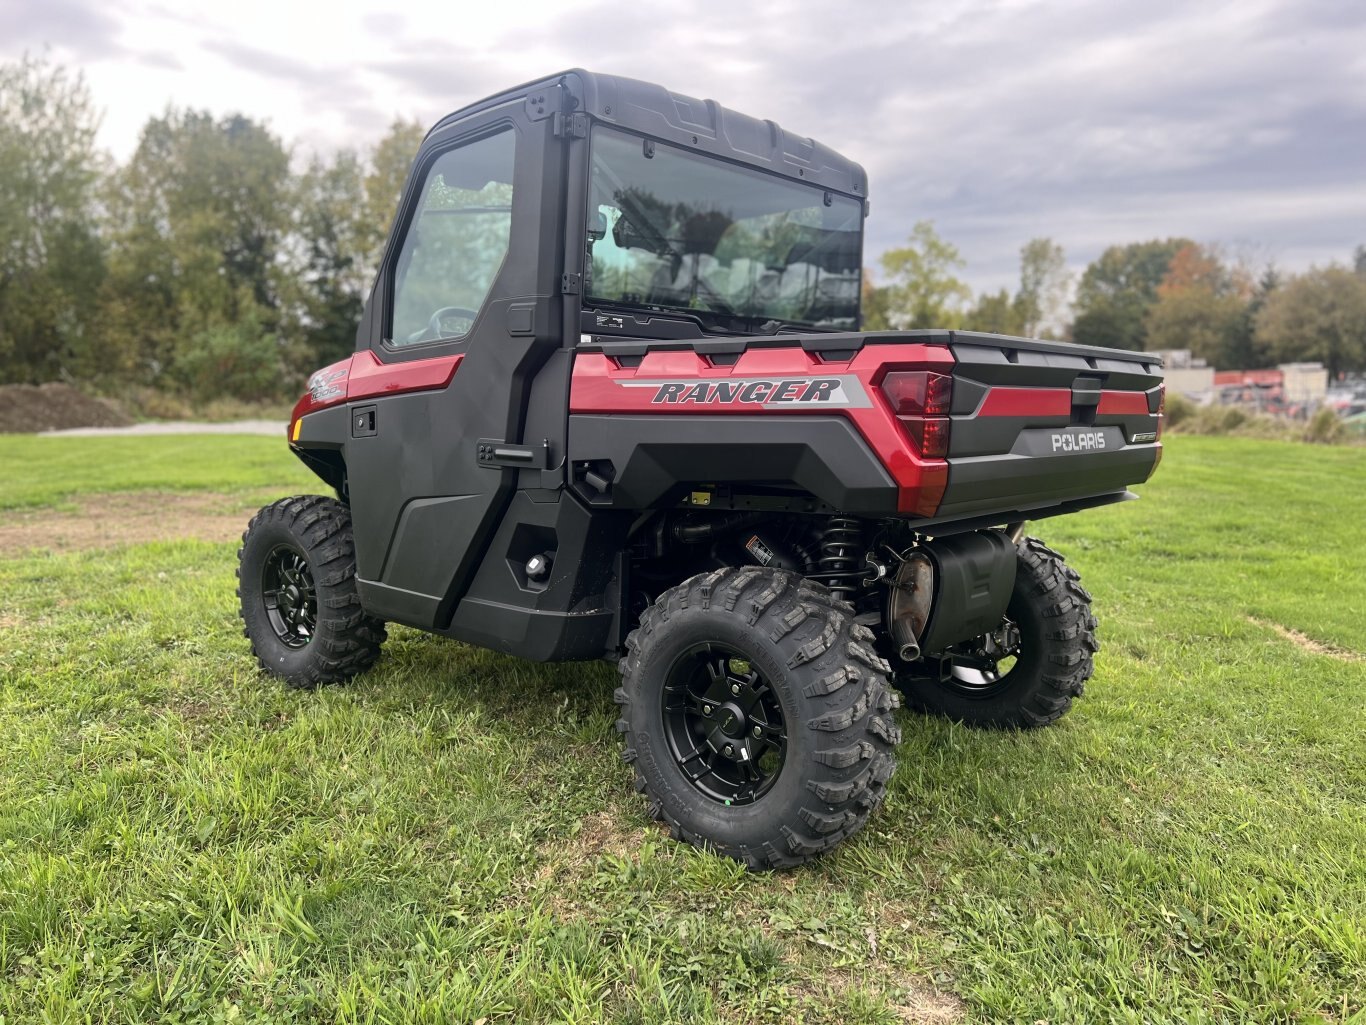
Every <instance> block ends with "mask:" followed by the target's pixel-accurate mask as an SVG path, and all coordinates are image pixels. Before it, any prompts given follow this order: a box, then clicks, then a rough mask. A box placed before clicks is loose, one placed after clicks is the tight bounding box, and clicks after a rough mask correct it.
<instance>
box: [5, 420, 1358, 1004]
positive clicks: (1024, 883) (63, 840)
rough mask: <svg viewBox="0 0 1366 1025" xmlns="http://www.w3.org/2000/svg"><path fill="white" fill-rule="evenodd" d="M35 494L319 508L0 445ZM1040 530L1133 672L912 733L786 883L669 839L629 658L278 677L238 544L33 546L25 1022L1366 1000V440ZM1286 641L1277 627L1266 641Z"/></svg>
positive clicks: (257, 445)
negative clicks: (1052, 709)
mask: <svg viewBox="0 0 1366 1025" xmlns="http://www.w3.org/2000/svg"><path fill="white" fill-rule="evenodd" d="M0 463H3V465H4V466H5V468H6V470H7V473H6V478H7V480H6V486H5V497H4V498H3V500H2V501H3V502H4V503H5V504H7V505H9V506H23V505H29V506H32V505H41V504H44V503H49V504H50V503H60V502H64V501H67V500H69V499H70V498H71V497H72V496H73V495H75V494H77V493H79V492H82V491H89V490H94V491H99V490H139V489H156V490H166V489H176V488H206V489H214V490H223V491H233V492H242V493H247V492H255V491H261V490H269V489H272V488H278V489H279V490H280V491H281V492H282V493H283V492H288V491H297V490H306V489H307V484H306V480H307V478H306V477H305V476H304V474H303V472H302V470H301V469H300V468H298V467H296V466H294V465H293V464H292V460H291V458H290V457H289V456H288V454H287V452H286V451H285V448H284V446H283V445H282V444H280V443H278V442H275V441H273V440H272V439H254V438H250V439H248V438H242V439H238V438H233V439H222V438H195V439H174V438H167V439H107V440H106V439H100V440H99V441H98V442H92V441H89V440H84V439H11V438H6V439H0ZM1143 491H1144V500H1143V501H1142V502H1135V503H1129V504H1127V505H1124V506H1120V507H1115V508H1110V509H1106V510H1100V511H1096V512H1092V513H1086V514H1081V515H1078V516H1074V517H1069V518H1062V519H1058V520H1053V521H1047V522H1041V523H1039V524H1037V525H1036V530H1035V532H1036V533H1038V534H1039V535H1040V536H1042V537H1043V538H1045V539H1046V540H1048V541H1049V542H1050V543H1052V544H1054V545H1055V546H1056V547H1058V548H1060V549H1061V550H1062V551H1063V552H1064V553H1066V554H1067V556H1068V557H1069V559H1070V560H1071V561H1072V563H1073V564H1074V565H1076V566H1077V568H1078V569H1080V570H1081V572H1082V574H1083V577H1084V580H1085V582H1086V583H1087V585H1088V586H1089V587H1090V589H1091V590H1092V592H1093V593H1094V594H1095V597H1096V604H1097V611H1098V613H1099V615H1100V619H1101V628H1102V643H1103V645H1104V648H1103V651H1102V652H1101V655H1100V657H1099V659H1098V661H1097V669H1096V677H1095V679H1094V680H1093V682H1092V684H1091V685H1090V689H1089V691H1088V694H1087V696H1086V698H1085V699H1084V700H1083V701H1081V702H1080V703H1079V704H1078V706H1077V707H1076V709H1075V710H1074V711H1073V713H1072V714H1071V715H1069V716H1068V717H1067V718H1066V719H1065V720H1063V722H1062V723H1061V724H1059V725H1058V726H1057V727H1055V728H1052V729H1049V730H1045V731H1043V732H1039V733H1030V734H1020V735H1016V734H995V733H977V732H972V731H969V730H966V729H963V728H961V727H958V726H954V725H951V724H947V723H944V722H940V721H934V720H929V719H924V718H920V717H917V716H914V715H910V714H905V713H903V714H902V718H901V721H902V725H903V727H904V731H905V735H906V741H905V743H904V745H903V747H902V749H901V754H900V768H899V769H898V772H897V775H896V776H895V778H894V780H893V782H892V787H891V794H890V797H889V798H888V801H887V804H886V805H885V806H884V808H883V809H882V811H881V812H880V813H879V815H878V816H877V817H876V818H875V819H874V821H873V823H872V825H871V826H870V827H869V828H868V829H867V830H865V831H864V832H863V833H862V834H860V835H859V836H858V837H857V838H855V839H854V840H853V841H851V842H849V843H847V844H845V845H844V846H842V847H841V848H840V849H839V850H838V851H837V852H836V853H835V854H833V855H832V856H830V857H827V858H825V859H823V860H821V861H819V862H817V863H816V864H814V865H812V866H810V867H808V868H806V869H802V870H799V871H796V872H789V873H782V874H773V875H762V876H758V875H755V876H752V875H747V874H745V873H743V872H741V871H739V870H738V869H737V868H736V867H735V866H733V865H732V864H730V863H728V862H725V861H721V860H719V859H716V858H713V857H710V856H708V855H705V854H702V853H699V852H696V851H694V850H691V849H689V848H683V847H680V846H679V845H677V844H674V843H672V842H670V841H669V840H668V839H667V838H666V837H665V836H663V835H662V834H661V833H660V832H658V831H657V830H656V829H655V828H654V827H653V826H651V825H650V824H649V823H648V821H647V819H646V817H645V814H644V808H643V807H642V804H641V802H640V800H639V799H638V798H637V797H636V796H635V795H634V793H633V792H632V791H631V789H630V785H629V774H628V772H627V770H626V768H625V767H624V766H623V765H621V763H620V762H619V761H618V758H617V742H616V738H615V736H614V732H613V729H612V723H613V719H614V715H613V706H612V703H611V688H612V686H613V672H612V670H611V669H610V668H609V667H607V666H599V665H564V666H536V665H530V664H526V663H521V662H518V661H516V660H513V659H509V658H505V657H502V656H497V655H494V654H491V653H489V652H486V651H481V650H476V649H472V648H467V647H464V646H462V645H459V644H455V643H451V642H444V641H440V640H438V639H435V638H429V637H427V636H425V635H422V634H420V633H417V632H415V631H410V630H404V629H395V630H394V631H393V636H392V640H391V643H390V644H389V645H388V646H387V648H386V655H385V657H384V659H382V660H381V663H380V665H379V666H378V667H377V669H376V670H375V671H373V672H372V673H371V674H369V675H368V676H366V677H364V678H363V679H361V680H359V681H357V682H356V683H354V684H353V685H351V686H349V687H345V688H332V689H327V690H324V691H322V692H320V693H315V694H296V693H287V692H285V691H284V690H283V689H281V688H280V687H279V686H278V685H277V684H275V683H274V682H272V681H270V680H267V679H264V678H262V677H261V676H260V675H259V674H258V673H257V672H256V671H255V669H254V667H253V664H252V662H251V660H250V659H249V657H248V654H247V650H246V645H245V642H244V641H243V639H242V637H241V636H240V633H239V631H238V624H237V621H236V618H235V612H234V606H233V597H232V592H233V583H234V582H233V556H234V546H233V545H232V544H221V545H220V544H208V543H198V542H177V543H161V544H148V545H140V546H133V547H126V548H122V549H118V550H112V551H110V550H106V551H92V552H74V553H64V554H44V553H32V552H30V553H26V554H24V555H23V556H21V557H17V556H14V554H13V553H4V554H5V557H0V732H2V733H3V736H4V737H5V743H4V744H3V745H0V1018H2V1019H3V1021H4V1025H17V1023H21V1022H22V1023H27V1022H31V1021H54V1022H64V1021H73V1022H75V1021H81V1022H85V1021H94V1022H123V1021H149V1022H150V1021H156V1022H176V1021H184V1022H188V1021H224V1022H228V1021H263V1022H264V1021H269V1022H275V1021H290V1020H301V1021H328V1022H331V1021H339V1022H406V1021H420V1022H476V1021H479V1020H480V1019H484V1020H486V1021H487V1022H489V1023H493V1022H500V1021H509V1022H511V1021H518V1022H521V1021H573V1022H595V1021H614V1022H665V1021H687V1022H693V1021H699V1022H710V1021H723V1022H751V1021H752V1022H775V1021H789V1020H790V1021H797V1020H802V1021H807V1022H850V1023H852V1022H859V1023H865V1022H866V1023H872V1022H888V1023H891V1022H900V1021H906V1020H917V1019H916V1018H915V1017H914V1013H915V1012H914V1009H915V1008H917V1007H920V1008H921V1009H922V1011H921V1013H923V1014H927V1015H928V1014H930V1013H931V1012H935V1013H938V1014H940V1015H941V1017H937V1018H934V1017H930V1018H925V1019H924V1020H940V1021H943V1020H950V1019H949V1018H948V1017H943V1016H942V1015H945V1014H949V1013H951V1012H952V1011H953V1009H954V1004H953V1003H951V1002H950V1000H949V999H948V998H945V997H941V998H940V999H939V1000H938V1002H937V1003H933V1004H932V1005H931V1006H930V1007H929V1008H928V1010H926V1009H925V1006H924V1005H923V1003H921V1002H923V1001H924V1000H926V999H927V997H926V994H927V993H932V992H933V991H938V992H940V993H942V994H950V995H953V997H954V998H956V999H961V1001H962V1005H961V1006H960V1007H959V1008H958V1010H959V1011H960V1012H961V1014H962V1015H963V1017H964V1018H965V1019H966V1020H970V1021H1024V1022H1032V1021H1037V1020H1045V1021H1048V1022H1054V1023H1056V1022H1098V1021H1131V1022H1159V1021H1161V1022H1166V1021H1171V1022H1178V1021H1179V1022H1204V1021H1220V1022H1244V1021H1259V1022H1279V1021H1330V1022H1344V1021H1351V1020H1357V1021H1360V1020H1362V1019H1363V1017H1366V1011H1363V994H1366V712H1363V708H1364V706H1366V663H1363V662H1361V661H1349V660H1346V659H1343V658H1339V657H1334V656H1332V655H1326V654H1313V653H1310V652H1308V651H1305V650H1302V649H1301V648H1300V647H1299V646H1297V645H1296V644H1294V643H1292V642H1291V641H1290V640H1287V639H1285V638H1284V637H1283V636H1281V635H1280V634H1278V633H1276V632H1275V631H1274V630H1273V629H1272V627H1271V625H1270V624H1278V625H1280V626H1282V627H1285V628H1289V629H1293V630H1297V631H1299V632H1301V633H1303V634H1304V635H1306V636H1308V637H1310V638H1312V639H1314V640H1316V641H1319V642H1321V643H1322V644H1324V645H1330V646H1335V647H1337V648H1340V649H1346V650H1349V651H1354V652H1358V653H1361V652H1366V626H1363V622H1364V621H1366V545H1364V544H1363V543H1362V541H1363V538H1362V528H1361V525H1362V522H1363V516H1362V510H1361V503H1362V500H1363V498H1366V451H1363V450H1359V449H1324V448H1315V447H1308V446H1302V445H1291V444H1285V443H1278V442H1264V441H1253V440H1243V439H1228V438H1195V437H1181V438H1176V439H1174V440H1173V441H1172V442H1171V443H1170V445H1169V448H1168V454H1167V458H1166V460H1165V462H1164V464H1163V466H1162V468H1161V470H1160V472H1159V473H1158V476H1157V477H1156V478H1155V480H1154V481H1153V483H1152V484H1151V485H1149V486H1147V487H1145V488H1144V489H1143ZM1259 624H1266V625H1259Z"/></svg>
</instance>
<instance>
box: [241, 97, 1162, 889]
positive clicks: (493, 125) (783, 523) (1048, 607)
mask: <svg viewBox="0 0 1366 1025" xmlns="http://www.w3.org/2000/svg"><path fill="white" fill-rule="evenodd" d="M867 211H868V187H867V182H866V179H865V177H864V172H863V169H862V168H861V167H859V165H857V164H855V163H853V162H852V161H849V160H846V159H845V158H844V157H841V156H840V155H839V154H837V153H835V152H833V151H832V150H830V149H827V148H826V147H824V146H822V145H820V144H819V143H817V142H814V141H812V140H810V139H807V138H803V137H800V136H795V135H792V134H789V133H788V132H785V131H784V130H783V129H781V128H780V127H778V125H776V124H774V123H773V122H771V121H758V120H755V119H754V118H751V117H746V116H745V115H743V114H739V113H736V112H734V111H731V110H727V109H726V108H724V107H721V106H719V105H718V104H716V103H715V102H713V101H710V100H698V99H693V98H692V97H689V96H683V95H679V94H676V93H671V92H669V91H667V90H665V89H663V88H660V87H658V86H654V85H648V84H646V83H643V82H637V81H632V80H628V79H623V78H615V77H607V76H602V75H595V74H589V73H587V72H584V71H569V72H566V73H564V74H559V75H554V76H552V77H550V78H546V79H543V80H541V81H538V82H533V83H531V84H529V85H524V86H520V87H518V88H516V89H513V90H510V91H508V92H505V93H501V94H499V95H497V96H494V97H492V98H490V99H487V100H484V101H483V102H480V103H477V104H474V105H473V106H470V107H466V108H464V109H463V110H460V111H458V112H456V113H455V114H452V115H450V116H449V117H447V118H445V119H443V120H442V121H440V122H439V123H438V124H437V125H436V126H435V127H434V128H433V129H432V130H431V132H430V133H429V134H428V135H427V137H426V140H425V141H424V142H423V144H422V146H421V149H420V150H419V152H418V154H417V157H416V160H415V162H414V165H413V169H412V171H411V174H410V176H409V179H408V184H407V188H406V189H405V192H404V196H403V199H402V201H401V204H400V208H399V210H398V214H397V217H396V219H395V221H394V227H393V232H392V236H391V238H390V240H389V244H388V247H387V250H386V251H385V254H384V257H383V261H382V263H381V265H380V268H379V273H378V276H377V278H376V280H375V284H374V288H373V291H372V292H371V294H370V297H369V301H368V302H367V304H366V306H365V309H364V314H363V316H362V319H361V323H360V328H359V330H358V332H357V335H356V351H355V354H354V355H353V356H352V357H351V358H350V359H347V360H344V361H342V362H340V363H336V364H334V365H332V366H330V367H326V368H325V369H322V370H319V371H318V372H317V373H316V374H314V375H313V377H312V378H311V380H310V381H309V388H308V392H307V394H305V395H304V396H303V398H302V399H300V401H299V403H298V405H297V406H296V407H295V409H294V413H293V417H292V419H291V422H290V425H289V444H290V447H291V449H292V451H293V452H294V453H295V454H296V455H297V456H298V457H299V458H300V459H301V460H303V462H304V463H305V464H307V466H308V467H309V468H310V469H312V470H313V471H314V472H315V473H316V474H317V475H318V476H319V477H320V478H321V479H322V480H323V481H324V482H325V483H326V484H327V485H328V486H329V487H330V488H332V489H333V491H334V492H335V495H336V497H335V498H330V497H328V498H324V497H299V498H289V499H284V500H282V501H279V502H275V503H274V504H272V505H269V506H267V507H266V508H264V509H262V510H261V512H260V513H258V514H257V515H256V517H255V518H253V520H252V521H251V525H250V526H249V527H248V528H247V531H246V534H245V535H244V537H243V544H242V549H241V552H240V566H239V571H238V576H239V581H240V588H239V591H238V594H239V596H240V598H241V612H242V618H243V620H244V622H245V624H246V631H245V632H246V635H247V636H248V637H249V638H250V640H251V645H252V650H253V651H254V653H255V654H256V655H257V656H258V658H259V659H260V662H261V665H262V666H263V667H264V668H265V669H266V670H268V671H269V672H271V673H274V674H276V675H278V676H280V677H283V679H284V680H285V681H286V682H287V683H288V684H290V685H291V686H296V687H312V686H314V685H317V684H320V683H324V682H333V681H340V680H344V679H346V678H348V677H351V676H353V675H355V674H357V673H360V672H362V671H363V670H365V669H366V668H367V667H369V666H370V665H371V664H372V663H373V662H374V661H375V659H376V658H377V657H378V656H379V653H380V645H381V644H382V643H383V641H384V639H385V627H384V624H385V622H386V621H388V622H395V623H404V624H408V625H410V626H414V627H418V628H420V629H423V630H428V631H431V632H433V633H437V634H443V635H445V636H447V637H453V638H456V639H458V640H462V641H466V642H468V643H471V644H478V645H483V646H486V647H489V648H494V649H497V650H498V651H502V652H507V653H509V654H513V655H517V656H520V657H522V658H528V659H538V660H562V659H598V658H606V659H610V660H614V661H616V662H617V663H618V665H619V667H620V671H621V687H620V689H618V690H617V691H616V700H617V702H618V704H619V705H620V706H621V713H620V720H619V722H618V723H617V727H618V729H619V730H620V731H621V733H622V734H623V735H624V737H625V759H626V761H627V762H629V763H631V764H632V766H633V767H634V772H635V786H636V789H637V790H638V791H640V792H642V793H643V794H644V795H645V796H646V797H647V798H648V799H649V801H650V809H651V812H652V813H653V814H654V815H655V816H656V817H657V818H659V819H662V820H663V821H665V822H667V823H668V825H669V826H670V828H671V829H672V831H673V833H674V835H675V836H676V837H679V838H682V839H685V840H687V841H689V842H692V843H694V844H699V845H706V846H709V847H711V848H712V849H714V850H717V851H719V852H721V853H723V854H726V855H729V856H730V857H733V858H736V859H739V860H741V861H743V862H745V863H746V864H748V865H749V866H751V867H753V868H772V867H779V866H787V865H793V864H797V863H800V862H802V861H805V860H807V859H808V858H810V857H812V856H813V855H816V854H818V853H820V852H822V851H825V850H828V849H829V848H831V847H832V846H834V845H835V844H837V843H838V842H839V841H840V840H842V839H843V838H845V837H847V836H849V835H850V834H852V833H854V832H855V831H856V830H858V829H859V828H860V827H861V826H862V825H863V824H864V823H865V822H866V821H867V820H868V817H869V815H870V814H871V813H872V812H873V811H874V809H875V808H876V807H877V806H878V805H879V804H880V803H881V802H882V800H883V798H884V796H885V793H886V787H887V782H888V780H889V778H890V777H891V775H892V769H893V764H894V763H893V753H894V751H895V748H896V744H897V742H898V740H899V739H900V734H899V731H898V727H897V725H896V723H895V722H894V719H893V715H892V713H893V711H894V710H895V709H896V708H897V707H898V704H899V700H898V695H897V692H898V690H899V691H900V692H901V693H904V694H905V695H906V696H907V697H908V699H909V701H910V702H911V703H912V704H913V705H914V706H915V707H917V708H920V709H923V710H927V711H931V712H936V713H940V714H944V715H948V716H952V717H953V718H955V719H958V720H962V721H965V722H969V723H978V724H986V725H994V726H1004V727H1033V726H1041V725H1044V724H1046V723H1049V722H1052V721H1053V720H1055V719H1057V718H1058V717H1059V716H1061V715H1062V714H1063V713H1064V712H1066V711H1067V709H1068V707H1069V706H1070V704H1071V702H1072V700H1073V698H1075V697H1077V696H1079V695H1080V694H1081V692H1082V686H1083V684H1084V683H1085V682H1086V680H1087V678H1088V677H1089V676H1090V675H1091V668H1092V662H1091V660H1092V655H1093V653H1094V652H1095V651H1096V650H1097V646H1096V638H1095V627H1096V621H1095V619H1094V618H1093V617H1092V615H1091V600H1090V596H1089V595H1088V594H1087V593H1086V591H1085V590H1083V589H1082V587H1081V585H1080V584H1079V583H1078V579H1077V574H1076V573H1075V572H1073V571H1072V570H1071V569H1069V568H1068V567H1067V566H1065V565H1064V564H1063V561H1062V558H1061V557H1060V556H1059V555H1057V554H1056V553H1055V552H1053V551H1050V550H1049V549H1048V548H1046V547H1045V546H1044V545H1043V544H1042V543H1040V542H1039V541H1037V540H1034V539H1033V538H1030V537H1026V536H1025V532H1024V523H1025V521H1026V520H1037V519H1042V518H1044V517H1048V516H1056V515H1058V514H1061V513H1070V512H1076V511H1078V510H1082V509H1088V508H1093V507H1096V506H1101V505H1105V504H1107V503H1113V502H1121V501H1124V500H1126V499H1130V498H1133V497H1135V496H1134V495H1132V494H1131V493H1130V492H1129V491H1128V487H1129V485H1132V484H1135V483H1138V482H1141V481H1144V480H1146V479H1147V478H1148V477H1149V475H1150V474H1151V473H1152V472H1153V470H1154V468H1155V467H1156V466H1157V463H1158V458H1159V455H1160V449H1161V445H1160V442H1159V435H1160V433H1161V424H1162V419H1163V412H1162V410H1163V385H1162V380H1161V369H1160V364H1159V361H1158V360H1157V359H1156V357H1154V356H1152V355H1149V354H1146V353H1135V352H1118V351H1114V350H1109V349H1093V348H1086V347H1082V346H1076V345H1067V344H1058V343H1052V342H1042V341H1033V340H1027V339H1022V338H1010V337H1003V336H996V335H986V334H972V333H967V332H961V331H947V330H944V331H875V332H860V331H859V330H858V326H859V295H860V267H861V265H862V233H863V222H864V217H865V215H866V213H867Z"/></svg>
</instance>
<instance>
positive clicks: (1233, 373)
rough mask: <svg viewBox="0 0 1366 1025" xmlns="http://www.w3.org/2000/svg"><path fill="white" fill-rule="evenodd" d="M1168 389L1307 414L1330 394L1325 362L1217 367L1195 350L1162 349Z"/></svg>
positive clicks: (1198, 399)
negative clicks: (1256, 366)
mask: <svg viewBox="0 0 1366 1025" xmlns="http://www.w3.org/2000/svg"><path fill="white" fill-rule="evenodd" d="M1157 355H1159V356H1161V357H1162V362H1163V363H1164V364H1165V366H1166V370H1165V373H1166V375H1167V392H1168V394H1171V395H1184V396H1185V397H1186V398H1188V399H1190V400H1191V401H1192V402H1198V403H1201V404H1205V403H1210V402H1216V401H1217V402H1219V403H1221V404H1223V405H1245V406H1252V407H1254V408H1256V409H1257V410H1258V411H1259V412H1262V413H1271V414H1275V415H1281V416H1284V415H1292V416H1302V415H1305V414H1306V413H1307V412H1309V411H1312V410H1314V409H1317V408H1318V407H1319V406H1321V405H1323V403H1324V402H1325V401H1326V400H1327V397H1328V371H1327V370H1325V369H1324V366H1323V364H1322V363H1282V364H1281V365H1280V366H1278V367H1275V368H1268V369H1264V370H1215V369H1214V368H1213V367H1211V366H1210V365H1209V364H1208V363H1206V362H1205V361H1204V360H1203V359H1201V358H1200V357H1198V356H1193V355H1191V351H1190V350H1189V349H1167V350H1163V351H1159V352H1158V353H1157Z"/></svg>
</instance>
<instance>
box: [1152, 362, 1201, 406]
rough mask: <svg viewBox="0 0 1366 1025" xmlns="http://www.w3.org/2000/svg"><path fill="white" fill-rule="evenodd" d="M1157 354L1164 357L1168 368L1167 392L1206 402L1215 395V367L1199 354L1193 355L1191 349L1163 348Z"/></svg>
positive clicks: (1165, 371)
mask: <svg viewBox="0 0 1366 1025" xmlns="http://www.w3.org/2000/svg"><path fill="white" fill-rule="evenodd" d="M1157 355H1159V356H1161V357H1162V362H1163V364H1164V365H1165V367H1166V369H1165V370H1164V371H1163V373H1164V374H1165V375H1166V378H1167V392H1168V394H1170V395H1184V396H1185V397H1186V398H1188V399H1190V400H1191V401H1192V402H1199V403H1206V402H1209V401H1210V400H1211V399H1212V398H1213V396H1214V377H1215V374H1214V368H1213V367H1212V366H1210V365H1209V364H1208V363H1206V362H1205V361H1204V360H1203V359H1201V358H1199V357H1198V356H1192V355H1191V351H1190V350H1189V349H1162V350H1158V352H1157Z"/></svg>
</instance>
